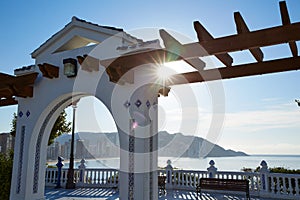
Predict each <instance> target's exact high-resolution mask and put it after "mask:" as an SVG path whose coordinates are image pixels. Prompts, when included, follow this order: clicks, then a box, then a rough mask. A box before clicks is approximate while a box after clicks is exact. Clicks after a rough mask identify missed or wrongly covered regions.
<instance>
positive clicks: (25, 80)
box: [0, 72, 39, 89]
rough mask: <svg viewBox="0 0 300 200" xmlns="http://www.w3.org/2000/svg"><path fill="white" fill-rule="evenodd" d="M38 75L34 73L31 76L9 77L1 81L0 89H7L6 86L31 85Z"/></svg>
mask: <svg viewBox="0 0 300 200" xmlns="http://www.w3.org/2000/svg"><path fill="white" fill-rule="evenodd" d="M38 74H39V73H37V72H34V73H31V74H25V75H22V76H17V77H15V76H9V77H8V78H5V79H1V82H0V89H1V88H7V86H8V85H16V86H26V85H33V84H34V81H35V79H36V78H37V76H38Z"/></svg>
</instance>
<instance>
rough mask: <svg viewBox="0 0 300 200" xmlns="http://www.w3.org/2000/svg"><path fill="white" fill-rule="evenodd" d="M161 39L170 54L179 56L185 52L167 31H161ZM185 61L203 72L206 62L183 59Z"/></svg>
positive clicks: (197, 59)
mask: <svg viewBox="0 0 300 200" xmlns="http://www.w3.org/2000/svg"><path fill="white" fill-rule="evenodd" d="M159 34H160V37H161V38H162V40H163V42H164V45H165V47H166V49H167V51H168V52H173V53H175V54H177V55H181V54H182V51H183V47H182V44H181V43H180V42H178V41H177V40H176V39H175V38H174V37H172V36H171V35H170V34H169V33H168V32H167V31H165V30H163V29H161V30H159ZM183 60H184V61H185V62H186V63H188V64H189V65H191V66H192V67H194V68H195V69H196V70H203V69H204V67H205V62H203V61H202V60H201V59H199V58H187V59H186V58H183Z"/></svg>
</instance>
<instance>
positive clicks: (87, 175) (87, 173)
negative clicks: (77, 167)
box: [84, 170, 90, 184]
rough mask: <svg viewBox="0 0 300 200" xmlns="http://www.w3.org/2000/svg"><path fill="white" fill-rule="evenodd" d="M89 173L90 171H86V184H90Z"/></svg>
mask: <svg viewBox="0 0 300 200" xmlns="http://www.w3.org/2000/svg"><path fill="white" fill-rule="evenodd" d="M89 173H90V170H87V171H86V176H85V180H84V183H86V184H88V183H89V181H88V179H89Z"/></svg>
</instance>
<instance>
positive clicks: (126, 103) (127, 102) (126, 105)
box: [123, 100, 131, 108]
mask: <svg viewBox="0 0 300 200" xmlns="http://www.w3.org/2000/svg"><path fill="white" fill-rule="evenodd" d="M123 105H124V106H125V108H129V106H130V105H131V104H130V102H129V101H128V100H127V101H126V102H125V103H124V104H123Z"/></svg>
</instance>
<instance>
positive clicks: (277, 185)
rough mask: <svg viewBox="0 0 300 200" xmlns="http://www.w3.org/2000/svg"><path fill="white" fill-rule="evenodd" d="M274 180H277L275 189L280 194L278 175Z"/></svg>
mask: <svg viewBox="0 0 300 200" xmlns="http://www.w3.org/2000/svg"><path fill="white" fill-rule="evenodd" d="M276 180H277V182H276V183H277V184H276V189H277V192H278V193H279V194H280V180H279V177H276Z"/></svg>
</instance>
